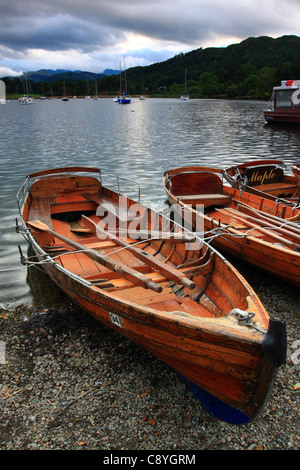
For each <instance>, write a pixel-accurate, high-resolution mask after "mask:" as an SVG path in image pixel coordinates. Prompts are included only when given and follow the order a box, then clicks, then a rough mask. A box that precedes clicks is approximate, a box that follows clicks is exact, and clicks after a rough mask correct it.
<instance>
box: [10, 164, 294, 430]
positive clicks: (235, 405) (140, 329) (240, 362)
mask: <svg viewBox="0 0 300 470" xmlns="http://www.w3.org/2000/svg"><path fill="white" fill-rule="evenodd" d="M75 170H78V168H77V169H76V168H71V169H60V171H61V173H62V175H60V176H56V173H59V169H58V170H52V171H51V170H49V172H42V173H38V174H35V175H31V177H30V178H29V179H31V178H32V180H33V179H34V178H36V180H35V182H34V183H33V184H32V185H31V187H30V188H29V189H28V190H24V195H23V196H22V200H21V201H19V202H20V214H21V219H22V223H23V226H24V228H26V229H27V230H28V227H32V226H31V225H30V224H29V225H28V222H30V221H32V220H34V219H39V220H41V219H43V220H42V222H44V223H47V225H48V226H49V224H51V227H52V229H54V230H55V233H57V234H58V232H59V233H60V235H61V234H62V232H63V236H67V237H68V239H69V238H70V239H71V238H72V239H73V240H74V241H76V240H77V241H78V240H80V241H81V243H82V244H85V246H87V247H90V248H91V247H93V249H95V248H97V252H98V253H101V252H104V251H105V250H106V251H105V252H106V253H107V252H109V251H108V250H110V251H111V250H112V249H114V248H113V243H112V242H111V241H110V240H99V239H98V238H97V237H95V234H91V233H90V234H89V233H83V232H80V230H81V229H80V227H79V228H78V227H77V228H75V229H74V230H73V228H72V227H74V225H72V224H73V222H72V223H70V222H69V221H68V220H67V217H65V216H66V214H70V213H72V214H73V213H75V212H76V213H82V212H86V209H88V211H89V216H90V217H91V218H92V217H95V214H91V212H93V202H94V201H95V200H96V199H97V197H98V202H99V200H101V199H102V202H103V201H104V200H105V201H110V202H111V203H114V204H116V203H117V202H118V200H119V198H120V195H118V194H117V193H115V192H113V191H110V190H107V189H106V188H104V187H103V186H101V184H100V183H99V182H98V181H95V180H96V178H92V177H79V176H76V175H75V176H74V175H73V173H75V172H76V171H75ZM87 170H88V169H86V171H87ZM64 173H66V174H64ZM69 173H71V175H72V176H70V175H69ZM29 186H30V185H29ZM22 191H23V190H22ZM83 198H84V199H85V200H86V201H87V203H85V202H84V201H83ZM127 201H129V202H127V204H128V205H129V206H130V207H133V206H131V204H133V203H134V201H131V200H127ZM61 211H63V212H61ZM145 211H146V212H145V213H147V214H148V212H149V211H150V209H145ZM94 212H95V208H94ZM58 215H59V217H57V216H58ZM61 215H62V216H63V217H62V218H61V217H60V216H61ZM154 218H155V217H154ZM156 219H157V216H156ZM159 221H160V223H161V216H159ZM78 230H79V231H78ZM26 237H27V238H28V242H29V243H30V244H31V246H32V247H33V249H34V251H35V253H36V255H37V257H38V258H39V259H40V260H44V259H45V258H46V257H48V259H49V256H50V257H53V256H58V258H55V261H54V260H53V262H52V263H46V264H44V269H45V271H46V272H47V274H48V275H49V276H50V277H51V279H52V280H53V281H54V282H55V283H56V284H57V285H58V286H59V287H60V288H61V289H62V290H63V291H64V292H65V293H66V294H67V295H68V296H70V298H71V299H72V300H74V301H75V302H77V303H78V304H79V305H80V306H81V307H82V309H84V310H85V311H87V312H88V313H89V314H90V315H92V316H93V317H94V318H96V319H97V320H99V321H100V322H102V323H103V324H104V325H107V326H108V327H110V328H112V329H114V330H116V331H118V332H119V333H121V334H123V335H125V336H126V337H128V338H130V339H132V340H133V341H134V342H136V343H137V344H139V345H140V346H142V347H143V348H145V349H147V350H148V351H150V352H151V353H152V354H153V355H155V356H156V357H158V358H159V359H161V360H162V361H164V362H165V363H167V364H168V365H170V366H171V367H172V368H174V369H175V370H176V371H177V372H178V373H179V374H180V375H181V376H182V377H183V378H184V380H185V381H186V382H187V383H188V385H189V386H190V387H191V388H192V390H193V391H194V393H195V394H196V396H198V397H199V398H200V399H201V401H202V403H203V404H204V406H205V407H206V408H207V409H208V410H209V411H210V412H212V413H214V414H215V415H216V416H217V417H218V418H219V419H224V420H225V421H228V422H231V423H235V424H243V423H246V422H249V421H251V420H253V419H254V418H255V417H256V416H257V415H258V414H259V413H260V411H261V410H262V409H263V408H264V406H265V404H266V402H267V399H268V396H269V393H270V390H271V387H272V384H273V381H274V378H275V376H276V372H277V369H278V367H279V366H280V365H281V364H282V363H284V361H285V351H286V336H285V326H284V323H282V322H280V321H279V320H274V319H270V318H269V316H268V314H267V312H266V310H265V309H264V307H263V305H262V304H261V302H260V300H259V299H258V297H257V296H256V294H255V293H254V292H253V290H252V289H251V287H250V286H249V285H248V284H247V282H246V281H245V280H244V279H243V278H242V276H241V275H240V274H239V273H238V272H237V271H236V269H235V268H234V267H233V266H231V265H230V263H228V262H227V261H226V260H225V259H224V258H223V257H222V256H221V255H220V254H218V253H217V252H216V251H214V250H213V249H212V248H209V247H208V246H207V245H205V244H204V246H203V247H202V246H201V243H199V242H197V243H196V248H195V245H194V248H193V250H189V249H187V248H186V244H184V243H175V244H172V243H171V242H169V241H168V240H166V241H164V242H163V243H162V242H161V241H159V240H156V241H152V242H151V244H148V245H145V246H144V248H143V250H144V251H146V250H147V252H148V253H149V254H150V253H153V252H157V254H156V255H155V256H156V257H157V259H160V260H161V261H162V260H165V262H166V264H167V265H168V266H174V267H175V268H176V266H179V265H180V260H181V264H182V265H183V264H184V263H192V264H193V262H194V261H195V260H196V264H197V263H198V264H197V266H198V267H197V269H199V271H197V274H196V275H194V276H193V277H192V279H193V280H194V282H195V284H196V290H197V292H198V293H199V299H197V301H196V300H195V298H194V297H193V295H192V294H191V292H193V290H191V291H189V290H188V288H184V291H185V292H184V296H183V297H179V296H177V295H176V294H175V293H174V291H173V290H172V288H171V287H170V282H169V281H168V279H166V278H165V277H164V276H162V275H161V273H160V272H159V271H158V270H153V271H151V273H149V271H147V270H146V266H145V264H143V263H142V262H139V265H138V268H139V272H140V273H142V272H143V273H147V274H146V275H147V276H151V278H152V279H153V280H155V281H156V282H157V283H158V284H159V285H160V286H161V287H162V292H159V293H158V292H154V291H152V290H150V289H148V288H144V287H142V286H140V285H135V284H134V283H133V282H130V281H128V280H126V279H124V278H122V277H121V276H120V275H119V273H118V272H112V271H111V270H110V269H108V268H107V267H104V266H99V265H98V263H96V262H95V261H93V260H91V259H88V257H87V256H86V254H85V253H76V254H73V253H72V254H68V255H66V254H62V255H61V256H59V254H60V252H59V251H58V250H60V249H63V250H66V249H67V247H66V246H65V244H64V243H62V240H61V239H58V238H57V237H54V236H53V235H51V234H49V233H47V232H46V231H45V232H43V231H39V230H36V229H33V228H31V229H30V231H29V232H27V233H26ZM62 245H64V247H62ZM198 245H199V246H198ZM192 252H193V253H192ZM64 253H65V252H64ZM117 256H118V257H120V258H121V259H122V262H123V263H124V262H125V261H126V262H127V263H128V266H129V265H130V266H135V268H137V263H138V261H137V259H136V258H135V257H133V256H132V255H130V253H129V252H128V251H127V250H123V251H120V252H119V254H117V252H116V253H115V254H114V259H117ZM167 259H168V260H169V261H167ZM193 259H194V261H193ZM201 263H202V264H201ZM148 267H149V266H148ZM176 269H179V267H178V268H176ZM189 269H192V268H189ZM189 272H190V271H189ZM104 277H107V278H109V283H111V284H112V285H113V287H109V285H108V284H107V285H106V287H107V286H108V287H107V288H104V285H103V284H99V283H97V282H98V281H99V279H100V278H101V281H102V280H103V278H104ZM97 279H98V280H97ZM91 280H93V283H91ZM95 282H96V283H95ZM235 309H239V311H242V312H244V313H250V312H251V314H254V318H253V319H251V320H250V323H249V326H247V325H246V326H245V325H243V323H242V322H240V321H239V320H238V319H237V318H236V316H235V315H230V313H233V311H234V310H235Z"/></svg>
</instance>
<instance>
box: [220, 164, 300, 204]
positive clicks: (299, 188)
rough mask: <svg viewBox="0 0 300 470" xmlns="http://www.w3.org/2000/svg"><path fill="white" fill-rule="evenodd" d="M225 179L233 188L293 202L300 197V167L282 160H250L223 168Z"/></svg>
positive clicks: (285, 201)
mask: <svg viewBox="0 0 300 470" xmlns="http://www.w3.org/2000/svg"><path fill="white" fill-rule="evenodd" d="M223 174H224V177H225V179H226V181H227V182H228V183H229V184H230V185H231V186H232V187H234V188H241V189H242V190H243V191H247V192H250V193H252V194H257V195H259V196H261V197H267V198H269V199H273V200H277V201H280V200H283V202H284V203H286V204H287V203H288V204H289V203H292V204H295V203H297V201H299V199H300V168H297V167H296V166H295V165H286V164H285V163H284V162H283V161H282V160H275V159H273V160H272V159H269V160H268V159H266V160H252V161H249V162H246V163H241V164H238V165H233V166H231V167H230V168H226V169H225V170H223Z"/></svg>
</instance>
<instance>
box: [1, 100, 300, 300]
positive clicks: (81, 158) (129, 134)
mask: <svg viewBox="0 0 300 470" xmlns="http://www.w3.org/2000/svg"><path fill="white" fill-rule="evenodd" d="M266 106H267V103H264V102H258V101H247V102H243V101H223V100H190V101H187V102H182V101H180V100H179V99H178V100H176V99H147V101H139V100H138V99H134V100H133V101H132V103H131V104H130V105H119V104H118V103H114V102H113V100H112V99H99V100H97V101H95V100H92V99H90V100H87V99H77V100H69V101H68V102H62V101H61V100H46V101H36V103H35V104H34V105H31V106H20V105H19V104H18V102H17V101H11V102H9V103H7V104H6V105H1V106H0V136H1V137H0V169H1V171H0V215H1V219H0V220H1V225H0V256H1V258H0V286H1V287H0V289H1V291H0V303H1V304H3V305H4V306H6V307H13V306H16V305H19V304H22V303H23V304H26V305H32V304H48V303H51V302H52V301H53V292H52V288H50V289H49V281H48V279H47V278H46V279H43V277H42V276H41V277H38V276H37V274H36V273H32V272H31V273H29V274H30V276H28V272H27V271H28V270H27V268H25V267H24V266H22V265H21V264H20V257H19V251H18V245H21V247H22V249H23V253H24V254H26V253H27V244H26V242H25V241H24V240H23V237H22V236H21V235H19V234H17V233H16V231H15V218H17V217H18V208H17V202H16V193H17V191H18V189H19V187H20V186H21V185H22V183H23V181H24V178H25V176H26V175H27V174H29V173H32V172H34V171H38V170H42V169H48V168H54V167H58V166H72V165H86V166H96V167H99V168H101V169H102V170H103V175H104V178H103V181H104V182H105V175H106V174H107V175H109V181H110V183H111V184H114V182H115V181H116V180H115V177H117V176H122V177H123V178H127V179H130V180H133V181H135V182H138V183H139V185H140V188H141V200H142V202H144V203H145V204H146V205H150V204H151V206H152V204H155V205H157V207H158V208H159V207H160V205H162V204H163V202H164V201H165V199H166V198H165V193H164V190H163V187H162V174H163V172H164V171H165V170H166V169H169V168H172V167H177V166H184V165H190V164H204V165H208V166H219V167H222V168H224V167H226V166H228V165H231V164H234V163H239V162H243V161H247V160H249V159H250V158H251V159H252V158H260V159H261V158H278V159H284V160H285V161H286V162H287V163H300V158H299V150H300V129H297V128H284V127H276V128H275V127H271V126H270V125H267V124H265V121H264V117H263V109H264V108H265V107H266ZM122 183H124V191H123V186H121V188H120V189H121V191H122V192H125V193H126V194H128V195H130V196H132V197H133V198H135V199H136V198H137V193H136V192H130V193H128V191H126V189H128V188H130V187H131V188H132V187H133V186H134V185H132V184H131V185H125V181H124V182H122ZM35 271H36V270H35Z"/></svg>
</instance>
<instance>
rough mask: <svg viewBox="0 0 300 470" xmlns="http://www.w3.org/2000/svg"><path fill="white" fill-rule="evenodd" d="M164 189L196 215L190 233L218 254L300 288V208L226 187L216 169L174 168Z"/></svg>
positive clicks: (187, 226)
mask: <svg viewBox="0 0 300 470" xmlns="http://www.w3.org/2000/svg"><path fill="white" fill-rule="evenodd" d="M163 184H164V188H165V191H166V193H167V196H168V199H169V201H170V203H171V204H177V206H178V207H179V209H180V210H182V211H183V210H184V216H185V218H186V219H187V218H188V217H187V214H189V215H192V216H191V217H189V219H190V220H191V222H190V223H189V224H188V225H187V224H185V226H186V228H188V229H191V230H195V227H196V225H197V224H198V226H200V227H201V228H202V227H203V233H204V234H205V236H206V238H207V239H208V238H209V237H210V238H211V239H212V243H213V244H214V245H215V246H216V247H217V248H218V249H221V250H224V251H225V252H226V253H230V254H231V255H233V256H236V257H238V258H240V259H243V260H245V261H247V262H249V263H252V264H254V265H256V266H258V267H260V268H262V269H264V270H266V271H268V272H269V273H272V274H274V275H276V276H278V277H279V278H281V279H284V280H286V281H288V282H290V283H292V284H295V285H297V286H300V251H299V248H300V226H299V224H297V221H298V222H299V220H300V211H299V208H295V207H294V206H289V205H285V204H283V203H278V202H277V201H273V200H270V199H268V198H262V197H261V196H258V195H254V194H252V193H249V192H246V191H242V190H240V189H237V188H232V187H230V186H226V185H225V184H223V181H222V171H221V170H216V169H214V168H211V169H209V168H208V167H184V168H176V169H173V170H170V171H167V172H165V174H164V177H163ZM197 209H198V210H197Z"/></svg>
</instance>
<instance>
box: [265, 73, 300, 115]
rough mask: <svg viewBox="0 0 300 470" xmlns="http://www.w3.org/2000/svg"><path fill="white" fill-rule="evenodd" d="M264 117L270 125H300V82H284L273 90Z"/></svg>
mask: <svg viewBox="0 0 300 470" xmlns="http://www.w3.org/2000/svg"><path fill="white" fill-rule="evenodd" d="M264 117H265V120H266V121H267V122H268V123H290V124H300V80H283V81H282V82H281V85H280V86H275V87H274V88H273V93H272V97H271V107H270V108H269V109H266V110H265V111H264Z"/></svg>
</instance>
